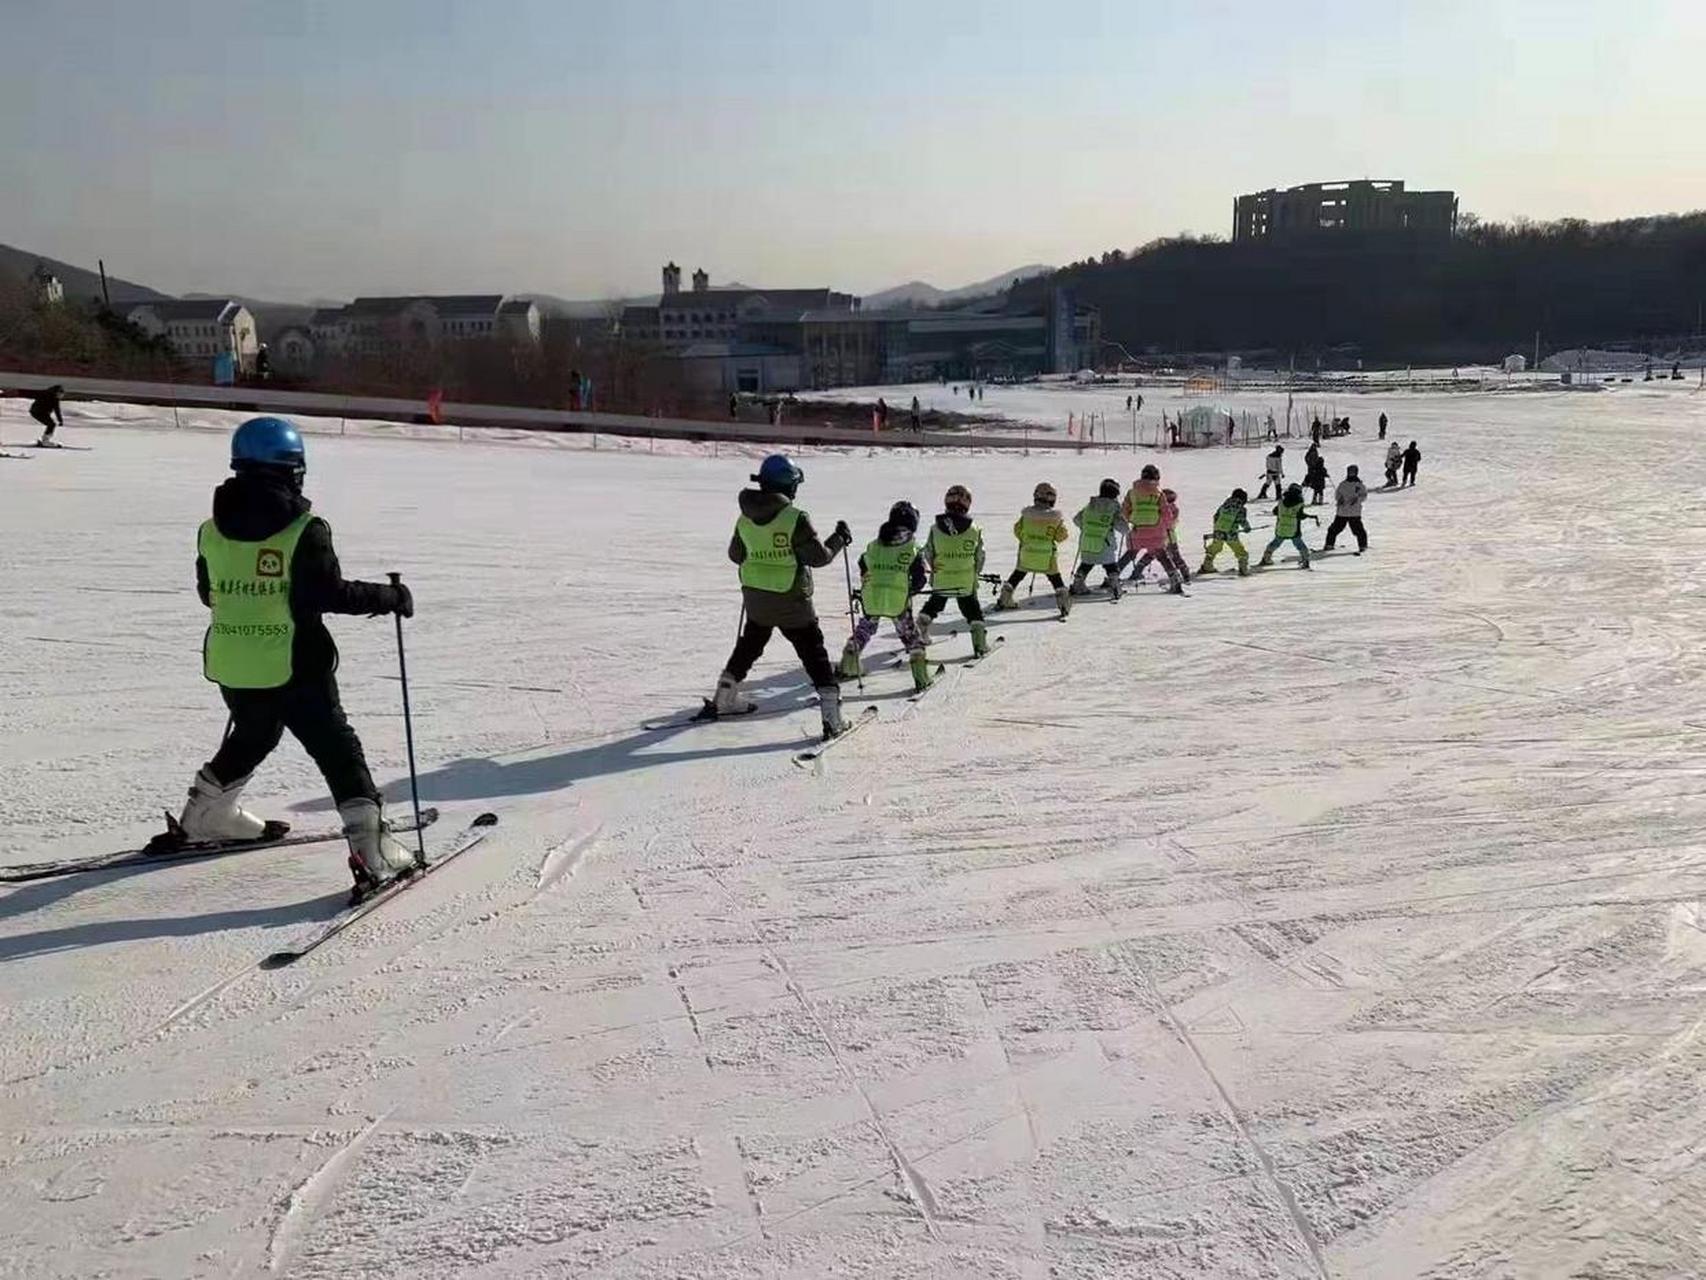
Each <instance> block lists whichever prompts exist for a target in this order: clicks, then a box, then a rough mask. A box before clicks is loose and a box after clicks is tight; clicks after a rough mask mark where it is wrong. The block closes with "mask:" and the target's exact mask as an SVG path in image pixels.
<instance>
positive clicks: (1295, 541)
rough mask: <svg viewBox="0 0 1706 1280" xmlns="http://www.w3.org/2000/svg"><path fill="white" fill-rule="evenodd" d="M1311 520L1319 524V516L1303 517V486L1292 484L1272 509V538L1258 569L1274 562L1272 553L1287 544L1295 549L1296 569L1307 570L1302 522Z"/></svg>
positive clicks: (1307, 556)
mask: <svg viewBox="0 0 1706 1280" xmlns="http://www.w3.org/2000/svg"><path fill="white" fill-rule="evenodd" d="M1305 520H1313V521H1315V523H1316V524H1320V523H1321V517H1320V516H1311V515H1305V514H1304V511H1303V486H1302V485H1298V484H1294V485H1291V486H1290V487H1289V488H1287V489H1286V491H1285V496H1284V497H1282V498H1281V499H1280V501H1279V505H1278V506H1277V507H1275V508H1274V536H1273V539H1272V540H1271V541H1270V542H1269V543H1268V545H1267V549H1266V550H1264V551H1263V552H1262V558H1261V559H1260V560H1259V561H1257V563H1256V567H1257V568H1258V569H1266V568H1267V567H1268V566H1269V565H1271V564H1273V562H1274V552H1276V551H1278V550H1279V549H1280V544H1281V543H1285V542H1289V543H1291V545H1292V546H1294V547H1296V548H1297V567H1298V568H1299V569H1307V568H1309V548H1308V546H1307V545H1305V543H1304V541H1303V522H1304V521H1305Z"/></svg>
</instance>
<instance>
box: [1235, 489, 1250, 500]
mask: <svg viewBox="0 0 1706 1280" xmlns="http://www.w3.org/2000/svg"><path fill="white" fill-rule="evenodd" d="M1232 500H1233V501H1234V502H1248V501H1250V495H1249V494H1247V493H1245V492H1244V490H1242V489H1234V490H1233V491H1232Z"/></svg>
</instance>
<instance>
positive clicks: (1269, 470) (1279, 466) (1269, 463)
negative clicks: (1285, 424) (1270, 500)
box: [1256, 444, 1285, 499]
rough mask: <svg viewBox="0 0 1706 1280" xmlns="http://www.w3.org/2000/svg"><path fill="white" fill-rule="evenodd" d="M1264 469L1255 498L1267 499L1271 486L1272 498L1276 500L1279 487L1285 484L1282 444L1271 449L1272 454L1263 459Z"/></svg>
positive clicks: (1283, 448)
mask: <svg viewBox="0 0 1706 1280" xmlns="http://www.w3.org/2000/svg"><path fill="white" fill-rule="evenodd" d="M1265 467H1266V471H1265V475H1264V478H1263V480H1262V487H1261V488H1260V489H1258V490H1257V491H1256V497H1257V498H1258V499H1261V498H1265V497H1267V496H1268V486H1269V485H1272V486H1273V487H1274V497H1276V498H1277V497H1279V496H1280V486H1281V485H1282V484H1284V483H1285V446H1284V445H1283V444H1276V445H1275V446H1274V447H1273V452H1271V453H1270V454H1268V456H1267V458H1266V459H1265Z"/></svg>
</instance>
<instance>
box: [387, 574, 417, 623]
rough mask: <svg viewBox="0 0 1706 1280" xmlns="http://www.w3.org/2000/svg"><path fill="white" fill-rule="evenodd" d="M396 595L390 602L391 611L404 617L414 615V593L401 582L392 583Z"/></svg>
mask: <svg viewBox="0 0 1706 1280" xmlns="http://www.w3.org/2000/svg"><path fill="white" fill-rule="evenodd" d="M393 590H395V592H396V596H395V598H394V599H393V601H392V604H391V612H392V613H395V614H398V615H399V616H401V617H404V618H412V617H414V616H415V594H414V592H412V591H410V590H409V589H408V588H407V587H406V586H404V585H403V584H402V583H401V582H399V583H396V584H394V587H393Z"/></svg>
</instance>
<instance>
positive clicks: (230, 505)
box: [174, 418, 414, 890]
mask: <svg viewBox="0 0 1706 1280" xmlns="http://www.w3.org/2000/svg"><path fill="white" fill-rule="evenodd" d="M231 469H232V470H233V471H234V472H235V473H236V474H235V475H233V476H232V477H231V478H230V479H228V480H226V481H225V482H224V483H223V484H221V485H220V486H219V487H218V488H217V489H216V490H215V491H214V494H213V516H212V518H211V519H210V520H207V521H205V522H204V523H203V525H202V527H201V532H200V535H199V537H198V541H197V555H196V592H197V594H198V595H200V597H201V602H202V604H204V605H206V606H207V607H208V608H209V609H210V610H212V621H211V623H210V625H209V627H208V632H207V639H206V641H205V642H204V645H203V669H204V673H205V674H206V675H207V677H208V679H210V680H213V681H215V682H216V683H218V684H219V686H220V693H221V695H222V696H223V698H224V700H225V706H226V708H227V710H228V711H229V712H230V715H231V720H230V726H229V729H228V731H227V733H226V735H225V740H224V742H222V743H221V744H220V747H219V750H218V751H217V752H215V753H214V756H213V758H212V759H211V760H209V761H208V762H207V763H206V764H205V765H203V766H202V768H201V769H200V771H199V772H198V773H197V774H196V777H195V782H194V784H193V785H192V787H191V788H190V798H189V803H188V804H187V805H186V806H185V807H184V811H183V815H182V817H180V818H179V819H178V824H177V826H178V831H177V832H176V833H174V834H179V835H181V836H182V837H183V838H185V839H188V840H245V839H259V838H262V837H263V836H264V835H266V834H267V833H268V825H269V824H267V823H263V822H262V821H261V820H260V819H259V818H257V817H255V816H254V815H253V814H251V813H248V812H247V811H245V810H244V809H242V808H240V807H239V805H238V799H239V797H240V795H241V793H242V791H243V788H244V786H245V785H246V784H247V783H248V781H249V778H250V776H251V775H252V774H253V773H254V771H255V769H256V768H257V767H259V765H260V764H261V762H262V761H263V760H265V759H266V758H267V756H268V755H270V754H271V753H272V750H273V748H274V747H276V746H277V745H278V743H279V739H280V738H281V737H283V735H284V731H285V730H286V729H288V730H289V731H290V732H291V734H292V735H293V736H294V737H295V738H296V740H297V741H298V742H300V743H301V744H302V747H303V749H304V750H305V751H307V753H308V755H309V757H310V758H312V759H313V761H314V763H315V764H316V765H318V766H319V768H320V772H321V774H322V775H323V776H324V777H325V779H326V785H327V786H328V787H329V788H330V790H331V793H332V799H333V800H334V801H336V803H337V806H338V813H339V816H340V817H342V818H343V821H344V835H345V837H346V838H347V840H348V842H349V849H350V869H351V871H352V872H353V873H354V875H355V878H356V887H357V889H358V890H365V889H371V888H374V887H377V886H378V885H380V884H383V883H385V882H386V881H387V880H390V879H393V878H395V877H396V876H397V875H398V874H400V873H403V872H406V871H407V870H409V869H410V868H412V867H413V865H414V857H413V854H412V853H411V852H410V851H409V850H407V849H405V848H403V847H402V846H401V845H400V844H399V843H398V842H397V841H396V840H394V839H392V837H391V835H390V832H389V829H388V828H387V827H386V825H385V821H384V812H383V802H382V799H381V797H380V794H379V788H378V787H376V786H375V785H374V783H373V775H372V774H371V773H370V772H369V771H368V767H367V758H366V755H365V754H364V752H363V751H362V746H361V739H360V738H358V737H357V736H356V732H355V730H354V729H353V728H352V727H351V726H350V723H349V720H348V718H347V717H346V716H345V715H344V709H343V704H342V702H341V701H340V699H339V697H338V685H337V678H336V672H337V667H338V650H337V646H336V645H335V644H334V643H333V641H332V636H331V632H329V631H328V630H327V629H326V624H325V622H324V620H323V615H325V614H328V613H346V614H366V615H368V616H370V617H372V616H378V615H380V614H389V613H396V614H401V615H402V616H403V617H405V618H407V617H412V616H413V615H414V599H413V597H412V596H411V594H410V592H409V589H408V588H407V587H406V586H404V585H402V583H400V582H399V583H395V584H390V583H377V582H356V581H349V580H346V579H345V578H344V576H343V572H342V570H341V568H340V566H339V564H338V556H337V552H336V551H335V550H334V549H333V546H332V531H331V528H330V526H328V525H327V524H326V522H325V521H324V520H323V519H321V518H320V517H319V516H317V515H314V514H313V512H312V504H311V503H310V502H309V500H308V499H307V498H306V497H304V496H303V493H302V480H303V476H304V474H305V471H306V465H305V455H304V452H303V447H302V439H301V437H300V435H298V434H297V432H296V429H295V428H294V427H293V426H292V425H291V424H290V423H288V422H286V421H285V420H284V419H282V418H252V419H250V420H249V421H248V422H245V423H244V424H243V425H242V426H240V427H239V428H238V429H237V432H236V434H235V435H234V436H233V437H232V441H231ZM281 596H282V597H283V598H282V599H281V598H280V597H281ZM285 636H288V637H289V638H288V642H287V641H286V640H285V639H284V637H285ZM276 826H277V824H274V830H275V831H276Z"/></svg>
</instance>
